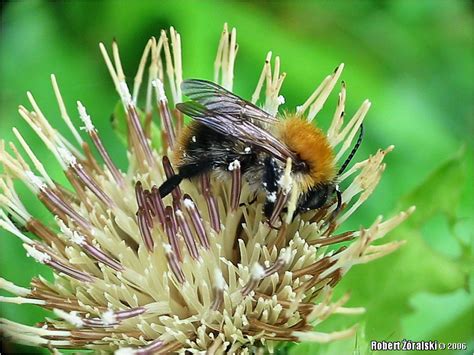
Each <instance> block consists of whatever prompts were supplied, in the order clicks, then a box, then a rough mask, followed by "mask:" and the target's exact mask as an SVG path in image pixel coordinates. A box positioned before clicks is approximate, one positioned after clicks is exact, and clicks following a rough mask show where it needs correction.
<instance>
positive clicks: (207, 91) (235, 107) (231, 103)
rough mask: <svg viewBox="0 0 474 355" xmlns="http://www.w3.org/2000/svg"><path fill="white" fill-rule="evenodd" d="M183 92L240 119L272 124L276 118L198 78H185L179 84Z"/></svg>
mask: <svg viewBox="0 0 474 355" xmlns="http://www.w3.org/2000/svg"><path fill="white" fill-rule="evenodd" d="M181 90H182V91H183V94H184V95H186V96H187V97H189V98H190V99H191V100H193V101H196V102H198V103H200V104H201V105H203V106H204V107H205V108H207V109H208V110H211V111H214V112H217V113H221V114H227V115H230V116H234V117H236V118H240V119H242V120H247V121H248V120H250V121H254V123H255V124H258V123H259V122H263V123H267V124H274V123H275V122H277V119H276V118H275V117H273V116H272V115H270V114H269V113H267V112H265V111H263V110H262V109H260V108H259V107H257V106H255V105H254V104H252V103H251V102H248V101H246V100H244V99H242V98H240V97H238V96H237V95H235V94H233V93H231V92H230V91H228V90H226V89H224V88H223V87H222V86H219V85H217V84H215V83H213V82H210V81H207V80H200V79H190V80H185V81H183V83H182V84H181Z"/></svg>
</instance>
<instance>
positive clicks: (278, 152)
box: [176, 101, 296, 162]
mask: <svg viewBox="0 0 474 355" xmlns="http://www.w3.org/2000/svg"><path fill="white" fill-rule="evenodd" d="M176 108H177V109H178V110H180V111H181V112H182V113H184V114H185V115H188V116H190V117H192V118H193V119H195V120H196V121H199V122H201V123H202V124H204V125H205V126H207V127H209V128H211V129H212V130H214V131H216V132H218V133H221V134H223V135H226V136H231V137H233V138H235V139H238V140H240V141H242V142H244V143H247V144H249V145H253V146H257V147H260V148H261V149H262V150H265V151H266V152H268V153H269V154H271V155H273V156H274V157H275V158H276V159H278V160H281V161H283V162H286V160H287V158H291V159H293V160H295V159H296V157H295V156H294V154H293V153H292V152H291V151H290V150H289V149H288V147H287V146H286V145H284V144H283V143H281V142H280V141H279V140H278V139H276V138H275V137H274V136H273V135H272V134H270V133H269V132H267V131H266V130H264V129H263V128H261V127H259V126H257V125H255V124H254V123H252V122H251V121H248V120H242V119H240V118H237V117H235V116H233V115H230V114H227V113H223V112H219V111H213V110H209V109H208V108H206V107H204V106H203V105H201V104H200V103H197V102H194V101H188V102H184V103H179V104H176Z"/></svg>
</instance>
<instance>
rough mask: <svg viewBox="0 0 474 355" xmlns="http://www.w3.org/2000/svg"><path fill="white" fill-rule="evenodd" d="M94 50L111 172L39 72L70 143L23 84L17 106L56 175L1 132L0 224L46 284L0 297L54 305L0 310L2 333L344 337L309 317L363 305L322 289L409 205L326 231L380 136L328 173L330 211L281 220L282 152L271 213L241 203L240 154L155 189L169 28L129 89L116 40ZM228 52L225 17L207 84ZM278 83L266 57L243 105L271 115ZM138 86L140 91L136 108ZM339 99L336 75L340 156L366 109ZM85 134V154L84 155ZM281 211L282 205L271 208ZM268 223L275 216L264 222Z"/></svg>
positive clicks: (310, 106)
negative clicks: (120, 134) (119, 163)
mask: <svg viewBox="0 0 474 355" xmlns="http://www.w3.org/2000/svg"><path fill="white" fill-rule="evenodd" d="M100 49H101V51H102V54H103V56H104V58H105V62H106V65H107V68H108V70H109V72H110V74H111V76H112V79H113V83H114V85H115V89H116V91H117V93H118V94H119V97H120V100H121V102H122V105H123V109H124V112H125V116H126V123H127V127H128V131H127V139H128V153H129V154H128V160H129V166H128V169H127V171H121V170H120V169H118V168H117V167H116V165H115V164H114V157H112V156H110V155H109V153H108V152H107V150H106V149H105V147H104V144H103V142H102V140H101V137H100V132H98V130H97V129H96V128H95V127H94V125H93V122H94V115H93V113H90V112H88V111H87V109H86V107H85V105H84V104H83V103H81V102H79V101H78V102H77V112H74V110H68V109H67V108H66V107H65V104H64V102H63V99H62V96H61V93H60V90H59V87H58V84H57V82H56V78H55V77H54V76H52V78H51V79H52V84H53V90H54V93H55V95H56V98H57V101H58V105H59V109H60V112H61V117H62V118H63V120H64V121H65V122H66V124H67V126H68V128H69V129H70V131H71V132H72V135H73V137H74V139H75V141H73V142H71V141H69V140H67V139H66V138H65V137H64V136H63V135H62V134H61V133H60V132H58V131H57V130H56V129H55V128H54V127H53V126H52V125H51V123H50V122H49V121H48V120H47V118H46V117H45V116H44V115H43V113H42V111H41V109H40V107H39V105H38V104H37V102H36V101H35V99H34V97H33V95H32V94H30V93H28V100H29V103H30V108H26V107H24V106H20V108H19V113H20V115H21V116H22V117H23V118H24V119H25V120H26V122H27V123H28V124H29V125H30V126H31V128H32V129H33V130H34V131H35V132H36V133H37V134H38V136H39V137H40V138H41V139H42V141H43V142H44V143H45V145H46V146H47V147H48V149H49V150H50V151H51V153H52V154H53V155H54V156H55V158H56V160H57V162H58V164H59V166H60V167H61V168H62V170H63V171H64V174H65V176H66V177H67V180H68V181H69V185H68V186H63V185H60V184H59V183H58V182H56V181H54V180H53V179H52V178H51V177H50V175H48V172H47V171H46V169H45V168H44V167H43V164H42V162H41V160H40V158H39V157H37V156H36V155H35V152H34V151H33V150H32V149H31V147H30V146H29V145H28V143H27V142H26V141H25V140H24V139H23V137H22V135H21V133H20V132H19V131H17V130H16V129H14V130H13V131H14V134H15V136H16V137H17V139H18V142H19V144H20V145H21V148H22V150H23V151H24V153H20V152H19V149H17V146H16V145H15V144H13V143H9V150H7V148H6V144H5V142H3V141H2V142H1V144H0V162H1V163H2V165H3V170H4V172H3V174H2V175H1V176H0V206H1V209H0V226H1V227H2V228H3V229H5V230H7V231H8V232H10V233H11V234H13V235H14V236H16V237H17V238H18V239H19V242H21V243H22V244H23V246H24V248H25V250H26V254H27V256H29V257H32V258H34V259H35V260H36V261H37V262H39V263H42V264H45V265H47V266H49V267H50V268H51V270H52V272H53V275H54V279H53V280H52V281H48V280H47V279H45V278H43V277H41V276H38V277H36V278H34V279H33V280H32V281H31V284H30V286H29V287H21V286H18V285H15V284H13V283H12V282H10V281H7V280H5V279H0V287H2V288H3V289H4V290H6V291H8V292H9V293H11V294H12V296H11V297H1V298H0V301H2V302H10V303H21V304H34V305H37V306H39V307H43V308H45V309H49V310H52V311H53V312H54V316H52V317H48V318H46V319H45V320H44V321H43V322H42V323H39V324H38V325H37V326H26V325H22V324H19V323H16V322H14V321H12V320H7V319H2V320H1V323H0V326H1V330H2V332H3V333H4V335H5V336H7V337H11V338H12V339H13V340H14V341H15V342H18V343H24V344H28V345H34V346H46V347H50V348H71V349H79V348H83V349H94V350H97V351H100V350H102V351H117V353H120V354H131V353H137V354H145V353H155V352H157V353H167V352H173V351H179V352H185V351H190V352H199V351H203V350H207V351H209V352H210V353H221V352H224V351H227V352H249V351H253V350H255V349H257V348H261V347H265V348H267V349H268V350H270V351H271V350H272V349H273V348H274V346H275V344H276V343H277V342H279V341H284V340H287V341H317V342H327V341H331V340H335V339H339V338H343V337H347V336H350V335H352V334H353V332H354V328H350V329H347V330H337V331H335V332H333V333H321V332H318V331H317V330H316V331H315V330H314V326H315V325H317V324H318V323H319V322H321V321H323V320H324V319H326V318H327V317H329V316H330V315H331V314H333V313H342V314H349V315H350V314H356V313H360V312H363V309H362V308H346V307H344V303H345V302H346V301H347V300H348V297H347V296H344V297H343V298H342V299H339V300H332V293H333V288H334V287H335V285H336V284H337V283H338V282H339V280H341V278H342V277H343V276H344V275H345V274H346V273H347V272H348V271H349V269H350V268H351V267H352V266H354V265H356V264H360V263H366V262H368V261H371V260H374V259H376V258H379V257H381V256H384V255H386V254H388V253H390V252H392V251H394V250H395V249H397V248H398V247H399V245H400V244H401V242H391V243H386V244H380V243H379V244H377V245H373V244H372V243H373V242H374V241H377V240H378V239H381V238H382V237H383V236H384V235H386V233H387V232H389V231H390V230H391V229H393V228H394V227H396V226H397V225H398V224H399V223H401V222H402V221H403V220H404V219H405V218H406V217H407V216H408V215H409V214H410V213H411V211H412V210H413V209H410V210H408V211H406V212H402V213H400V214H399V215H397V216H395V217H393V218H391V219H388V220H385V221H384V220H382V218H381V217H378V218H377V219H376V220H375V221H374V223H373V224H372V225H371V226H369V227H367V228H361V229H360V230H356V231H347V232H342V233H341V232H338V233H337V234H336V233H335V231H336V230H338V231H339V230H340V228H339V227H340V225H341V224H342V223H343V222H344V221H345V220H347V219H348V218H350V216H351V215H352V214H353V213H354V211H355V210H356V209H358V208H359V207H360V206H361V205H362V204H363V202H364V201H365V200H366V199H367V198H368V196H369V195H370V194H371V193H372V191H373V190H374V188H375V186H376V185H377V184H378V182H379V180H380V177H381V175H382V172H383V170H384V168H385V164H384V163H383V159H384V157H385V155H386V154H387V153H388V152H390V151H391V150H392V147H388V148H387V149H385V150H379V151H377V152H376V153H375V154H374V155H372V156H370V157H369V158H368V159H366V160H364V161H361V162H359V163H356V164H355V165H353V167H352V168H350V169H349V170H348V171H347V172H346V173H344V174H342V175H341V176H340V177H339V181H338V183H339V184H344V186H347V187H346V188H345V189H344V191H343V194H342V197H343V198H342V200H343V201H344V204H343V206H342V209H341V210H340V212H339V213H338V214H337V215H336V216H334V218H331V216H333V211H334V209H335V207H336V201H332V202H331V203H329V204H328V205H327V206H325V207H323V208H320V209H318V210H315V211H310V212H307V213H304V214H294V215H293V213H292V212H294V210H295V205H296V200H297V198H298V195H297V193H296V192H295V189H294V184H293V181H292V178H291V174H290V172H291V163H292V162H291V160H289V161H288V162H287V165H286V170H285V173H284V174H283V176H282V178H281V179H280V181H279V186H280V190H279V193H278V194H275V195H274V196H269V198H271V199H273V200H274V201H275V205H276V206H280V208H279V209H277V208H276V209H277V211H278V213H274V215H273V216H272V217H271V218H270V219H271V222H272V223H268V220H267V218H266V217H265V216H264V214H263V213H262V210H263V204H264V202H265V198H266V197H265V196H258V197H257V201H256V202H255V203H249V201H251V200H252V198H253V196H252V195H253V193H252V192H251V190H250V188H249V186H248V183H247V181H246V180H245V179H243V178H242V176H241V166H240V163H239V161H234V162H232V163H231V164H230V165H229V167H228V170H229V171H228V173H227V178H224V179H221V178H219V177H217V176H215V174H203V175H202V176H201V177H200V179H197V180H189V181H183V182H182V183H181V184H180V186H179V187H178V188H177V189H175V190H174V191H173V192H172V194H171V195H170V196H168V197H166V198H163V199H162V198H161V197H160V194H159V191H158V186H160V185H161V184H162V183H163V181H165V180H166V179H167V178H169V177H171V176H173V174H174V167H173V165H172V164H171V163H170V160H169V159H168V158H167V156H168V155H171V154H172V153H173V151H176V150H177V149H179V140H178V138H179V136H180V133H181V131H182V129H183V126H184V123H183V122H184V119H183V115H182V114H181V113H180V112H179V111H177V110H175V109H174V107H175V104H177V103H179V102H182V100H183V97H182V93H181V82H182V76H183V74H182V68H181V37H180V35H179V34H178V33H177V32H176V31H175V30H174V29H173V28H171V29H170V31H169V34H167V33H166V32H164V31H163V32H162V33H161V36H160V37H159V38H158V39H155V38H151V39H150V40H149V41H148V43H147V45H146V47H145V50H144V53H143V56H142V59H141V61H140V65H139V68H138V71H137V74H136V76H135V80H134V83H133V87H131V89H130V87H129V86H128V84H127V82H126V81H125V73H124V72H123V69H122V65H121V62H120V55H119V49H118V46H117V44H116V43H113V45H112V56H110V55H109V52H108V51H107V49H106V48H105V46H104V45H102V44H101V45H100ZM237 51H238V45H237V42H236V30H235V29H232V30H231V31H229V30H228V28H227V26H225V27H224V31H223V33H222V37H221V39H220V42H219V45H218V53H217V57H216V61H215V65H214V81H215V82H217V83H220V84H221V85H222V86H223V87H225V88H227V89H228V90H232V85H233V77H234V75H233V69H234V63H235V58H236V55H237ZM342 69H343V65H342V64H341V65H339V66H338V68H337V69H336V71H335V72H333V73H332V74H331V75H329V76H327V77H326V78H325V79H324V81H323V82H322V83H321V85H320V86H318V87H317V89H316V90H315V91H314V93H313V94H312V95H310V97H309V98H308V100H306V101H305V102H304V103H303V104H302V105H301V106H298V108H297V113H298V114H299V115H304V116H305V117H307V119H308V120H309V121H311V120H313V119H314V118H315V116H316V115H317V114H318V112H319V111H320V110H321V108H322V107H323V105H324V103H325V101H326V99H327V97H328V95H329V94H330V93H331V91H332V90H333V88H334V87H335V86H336V84H337V83H338V81H339V77H340V75H341V72H342ZM145 73H147V75H145ZM145 77H146V80H145V83H144V85H142V82H143V78H145ZM284 78H285V73H280V59H279V57H276V58H274V60H273V65H272V53H271V52H270V53H269V54H268V55H267V57H266V58H265V62H264V65H263V70H262V73H261V76H260V78H256V89H255V92H254V94H253V95H252V99H251V100H252V102H253V103H254V104H259V105H261V106H262V107H263V108H264V109H265V110H266V111H267V112H268V113H270V114H271V115H276V114H277V112H278V108H279V106H280V105H281V104H282V103H284V101H285V100H284V98H283V96H282V95H281V94H280V89H281V86H282V84H283V80H284ZM142 86H144V87H145V88H144V89H145V90H144V91H146V92H145V99H144V105H143V106H141V108H139V107H138V99H139V94H140V92H141V91H143V88H142ZM345 99H346V90H345V87H344V85H342V88H341V92H340V94H339V101H338V105H337V107H336V110H335V113H334V118H333V120H332V124H331V126H330V128H329V130H328V132H327V136H328V140H329V142H330V144H331V146H332V147H333V148H334V149H335V152H336V161H338V162H339V164H341V162H342V161H343V156H344V154H345V153H346V152H347V150H348V149H349V148H350V146H351V143H352V141H353V139H354V137H355V135H356V133H357V131H358V129H359V127H360V125H361V124H362V121H363V119H364V117H365V115H366V113H367V111H368V109H369V107H370V103H369V101H365V102H364V103H363V104H362V106H361V108H360V109H359V110H358V111H357V112H356V113H355V115H354V116H353V117H352V118H351V119H349V120H348V121H347V122H345V121H346V120H345V116H344V104H345ZM140 102H141V100H140ZM154 110H157V111H158V113H159V115H158V117H154V113H153V112H154ZM158 126H159V127H160V128H159V129H158V128H157V127H158ZM76 127H79V128H76ZM81 130H83V131H84V132H85V133H86V134H87V135H88V136H89V137H88V139H84V138H83V135H81V134H80V131H81ZM157 141H159V142H160V144H156V143H155V142H157ZM91 143H92V145H93V146H94V147H95V149H96V151H97V153H98V155H99V156H100V159H96V158H95V157H94V155H93V154H92V149H93V148H92V146H91ZM249 149H250V148H249ZM14 179H19V180H22V181H23V183H24V184H26V186H27V187H28V188H29V189H30V190H31V193H32V195H34V196H35V197H36V198H37V199H39V200H40V201H41V202H42V203H43V204H44V205H45V206H46V207H47V208H48V209H49V211H50V212H51V214H52V215H53V216H54V220H53V221H48V222H47V221H41V220H39V219H37V218H36V217H35V216H33V215H32V214H31V213H30V211H29V210H28V206H27V204H26V203H25V201H22V200H21V199H20V198H19V196H18V194H17V192H16V191H15V187H14V184H13V180H14ZM284 206H287V207H288V209H287V210H286V212H284V213H283V212H282V209H283V207H284ZM273 222H278V223H277V224H278V227H277V228H274V223H273ZM341 242H346V243H345V244H346V245H345V246H340V244H339V243H341Z"/></svg>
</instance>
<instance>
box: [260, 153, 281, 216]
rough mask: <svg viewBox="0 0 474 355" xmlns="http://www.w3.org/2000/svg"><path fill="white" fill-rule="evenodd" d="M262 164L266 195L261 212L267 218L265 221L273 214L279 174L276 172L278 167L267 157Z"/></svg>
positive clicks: (273, 160) (272, 159)
mask: <svg viewBox="0 0 474 355" xmlns="http://www.w3.org/2000/svg"><path fill="white" fill-rule="evenodd" d="M263 164H264V167H265V170H264V172H263V187H264V189H265V191H266V194H267V198H266V200H265V206H264V208H263V212H264V214H265V217H267V219H270V217H271V215H272V212H273V208H274V206H275V201H276V199H277V190H278V184H277V181H278V179H279V177H280V173H279V172H278V166H277V164H276V161H275V159H274V158H272V157H267V158H266V159H265V160H264V162H263Z"/></svg>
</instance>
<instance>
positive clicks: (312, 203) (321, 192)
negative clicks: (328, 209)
mask: <svg viewBox="0 0 474 355" xmlns="http://www.w3.org/2000/svg"><path fill="white" fill-rule="evenodd" d="M335 191H339V190H338V188H337V186H336V185H335V184H334V183H328V184H319V185H317V186H314V187H312V188H310V189H309V190H308V191H306V193H304V194H303V195H301V197H300V199H299V200H298V210H300V211H309V210H315V209H317V208H321V207H322V206H324V205H325V204H326V202H327V201H328V199H329V197H331V196H332V194H333V193H334V192H335Z"/></svg>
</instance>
